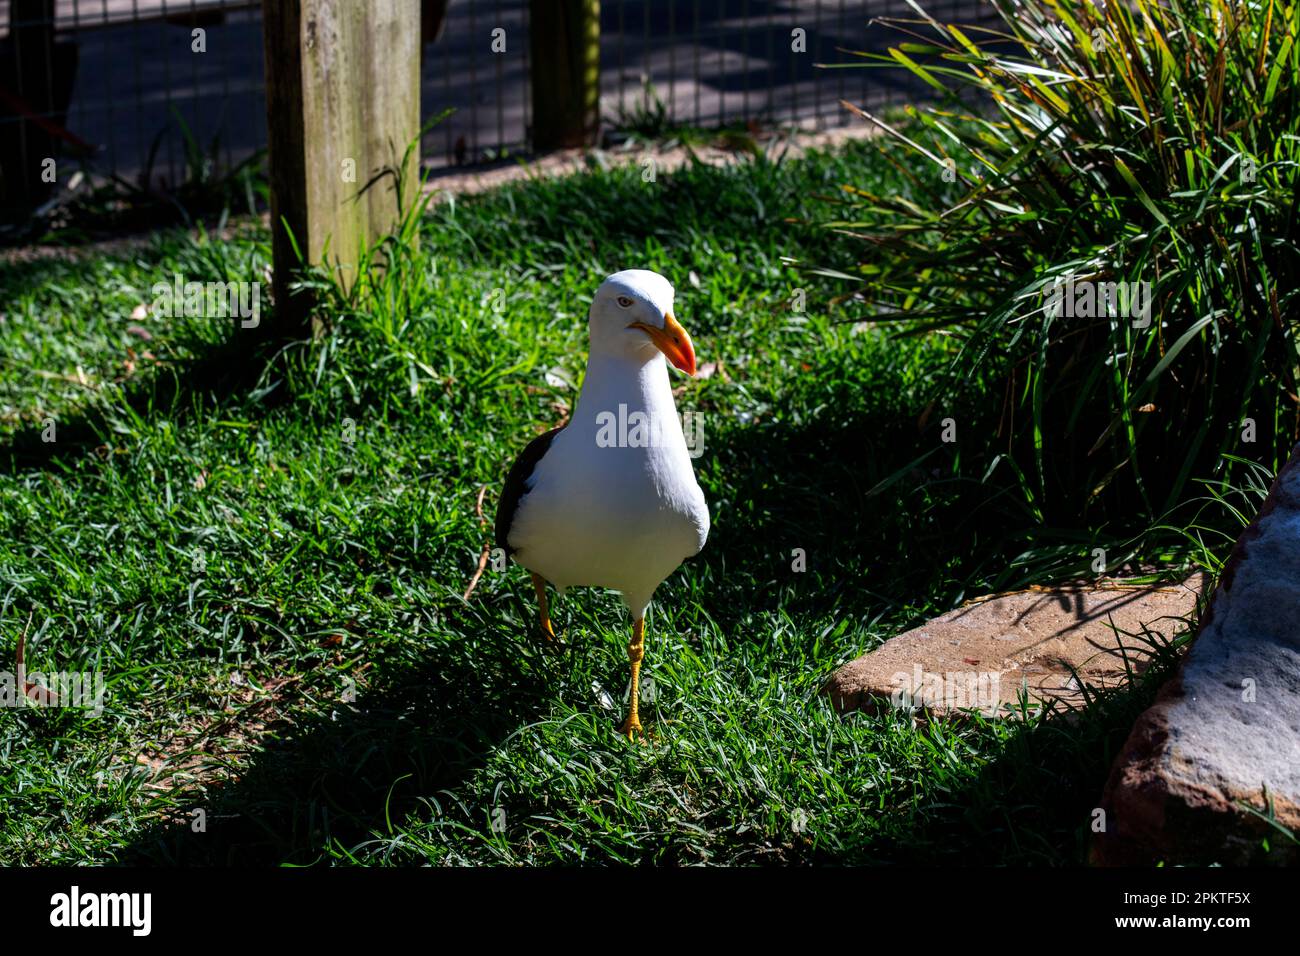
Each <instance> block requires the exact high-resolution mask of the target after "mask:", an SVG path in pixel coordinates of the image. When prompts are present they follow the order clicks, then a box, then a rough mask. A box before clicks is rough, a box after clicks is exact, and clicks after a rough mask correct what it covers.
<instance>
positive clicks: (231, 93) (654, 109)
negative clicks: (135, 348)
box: [0, 0, 992, 205]
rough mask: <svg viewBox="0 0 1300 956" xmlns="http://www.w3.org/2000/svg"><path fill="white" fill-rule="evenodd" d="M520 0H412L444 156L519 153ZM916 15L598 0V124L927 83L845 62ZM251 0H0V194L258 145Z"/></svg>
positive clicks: (800, 109) (426, 145)
mask: <svg viewBox="0 0 1300 956" xmlns="http://www.w3.org/2000/svg"><path fill="white" fill-rule="evenodd" d="M412 2H414V0H412ZM923 6H925V8H926V10H927V12H929V13H930V14H932V15H933V16H935V17H936V18H937V19H941V20H950V21H956V22H963V23H976V22H981V21H987V20H988V19H989V18H990V17H991V15H992V9H991V7H989V6H988V4H987V3H986V2H981V0H945V2H939V3H932V4H924V3H923ZM529 7H530V4H529V2H528V0H473V2H466V0H451V2H450V3H449V2H447V0H421V9H422V23H423V35H422V39H423V41H424V43H423V61H422V64H421V86H422V89H421V105H422V112H423V115H424V117H425V118H426V119H428V118H431V117H434V116H437V115H439V114H441V113H442V112H443V111H444V110H451V112H450V114H449V115H448V116H447V117H446V119H445V120H444V121H443V122H441V123H440V124H438V125H436V126H434V127H433V128H432V129H431V130H429V131H428V132H427V133H426V134H425V136H424V139H423V141H422V144H421V152H422V156H423V159H424V162H425V163H426V165H428V166H432V167H453V166H458V165H468V164H475V163H482V162H488V161H492V160H496V159H501V158H504V157H511V156H515V155H519V154H524V153H526V152H527V151H528V149H529V128H530V121H531V115H530V113H531V92H530V83H529V78H530V75H531V73H530V71H531V69H532V64H530V62H529V40H530V37H529ZM885 17H902V18H910V19H916V13H915V11H914V10H913V9H912V8H911V7H909V6H908V5H907V4H906V2H905V0H783V2H775V0H716V2H704V0H605V2H604V3H602V4H601V18H600V27H601V39H600V64H601V68H600V113H601V122H602V127H603V128H604V129H605V130H607V131H608V130H619V129H628V128H639V129H645V128H649V129H659V130H668V129H671V128H673V127H674V126H695V127H704V128H710V127H719V126H742V127H750V128H755V127H772V126H778V127H789V126H797V127H801V128H805V129H812V128H824V127H826V126H829V125H836V124H843V123H848V122H856V120H853V119H852V117H851V116H850V114H849V113H848V112H847V111H845V110H844V109H843V108H842V107H841V106H840V101H841V100H846V99H847V100H850V101H852V102H855V103H869V104H880V103H887V102H897V101H901V100H905V99H915V98H917V97H919V96H922V95H924V94H925V90H924V89H923V88H920V87H919V85H918V84H917V83H916V82H915V81H913V80H912V79H911V78H910V77H909V76H908V75H907V74H906V73H904V72H903V71H894V70H888V71H882V70H846V69H833V68H825V65H830V64H836V63H844V62H850V61H852V60H854V59H855V58H854V57H853V56H852V55H851V53H850V52H848V51H863V50H874V51H882V50H884V49H885V48H886V46H887V45H888V44H889V43H890V42H896V41H897V39H898V35H897V33H895V32H894V31H892V30H891V29H889V28H888V27H886V26H884V25H882V24H880V23H879V22H876V21H878V20H879V19H880V18H885ZM262 57H263V53H262V32H261V15H260V4H259V3H258V2H255V0H0V174H2V175H3V181H2V186H0V188H3V191H4V196H5V200H6V205H11V204H12V200H13V199H14V197H16V196H22V195H24V194H27V195H30V194H31V193H32V192H33V191H40V189H41V187H42V185H43V184H44V179H45V178H47V177H46V173H45V168H44V166H43V164H44V163H45V162H46V160H48V159H49V158H51V157H59V158H60V162H61V161H62V159H63V158H72V159H74V160H75V161H76V162H77V163H82V164H85V165H86V166H87V167H88V168H89V169H90V170H91V171H93V172H95V173H98V174H100V175H102V176H116V177H119V178H120V179H122V180H124V181H128V182H132V183H136V184H140V183H146V184H148V185H150V186H156V187H167V186H175V185H177V184H179V183H181V182H183V181H184V180H185V179H186V178H187V177H192V176H194V175H196V174H197V173H198V170H197V169H195V166H196V165H197V164H207V165H215V166H218V167H224V168H230V167H231V166H232V165H234V164H236V163H239V162H240V161H242V160H245V159H247V158H248V157H249V156H251V155H254V154H256V152H257V151H258V150H260V149H262V148H263V147H264V146H265V144H266V139H267V130H266V113H265V103H264V86H263V62H262Z"/></svg>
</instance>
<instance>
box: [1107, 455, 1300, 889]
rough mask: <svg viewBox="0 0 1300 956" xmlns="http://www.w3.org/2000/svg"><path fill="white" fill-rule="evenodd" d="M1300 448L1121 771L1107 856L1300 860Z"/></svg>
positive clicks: (1239, 547)
mask: <svg viewBox="0 0 1300 956" xmlns="http://www.w3.org/2000/svg"><path fill="white" fill-rule="evenodd" d="M1269 801H1272V813H1274V814H1275V816H1276V820H1277V822H1278V823H1280V824H1281V825H1283V826H1285V827H1287V828H1288V829H1290V830H1293V831H1294V830H1296V829H1298V828H1300V446H1297V447H1296V449H1295V451H1293V452H1292V454H1291V460H1290V461H1289V462H1288V463H1287V465H1286V467H1285V468H1284V469H1283V470H1282V471H1281V473H1280V474H1279V475H1278V478H1277V481H1276V482H1274V484H1273V488H1272V490H1271V491H1270V492H1269V495H1268V498H1267V499H1266V500H1265V502H1264V507H1263V508H1262V509H1261V510H1260V513H1259V516H1258V517H1257V518H1256V519H1255V520H1254V522H1253V523H1252V524H1251V525H1250V527H1248V528H1247V529H1246V530H1245V531H1244V532H1243V533H1242V535H1241V537H1240V538H1239V539H1238V540H1237V544H1236V547H1235V548H1234V549H1233V552H1232V555H1231V556H1230V557H1229V560H1228V563H1227V565H1226V566H1225V568H1224V573H1223V576H1222V580H1221V581H1220V583H1219V587H1218V589H1217V590H1216V591H1215V593H1214V596H1213V598H1212V600H1211V603H1210V608H1209V611H1208V613H1207V615H1206V616H1205V618H1204V620H1203V621H1202V623H1201V630H1200V634H1199V635H1198V636H1197V638H1196V640H1195V642H1194V643H1193V644H1192V646H1191V648H1190V650H1189V651H1188V654H1187V656H1186V658H1184V660H1183V662H1182V663H1181V665H1180V666H1179V668H1178V670H1177V672H1176V673H1175V675H1174V676H1173V677H1172V678H1171V679H1170V681H1169V682H1168V683H1167V684H1166V685H1165V686H1164V687H1162V688H1161V690H1160V694H1159V696H1158V697H1157V699H1156V702H1155V704H1153V705H1152V706H1151V708H1150V709H1149V710H1147V711H1146V712H1145V713H1144V714H1143V715H1142V716H1141V717H1140V718H1139V719H1138V722H1137V724H1136V726H1135V727H1134V728H1133V732H1132V734H1131V735H1130V736H1129V738H1128V742H1127V743H1126V744H1125V745H1124V748H1123V750H1122V751H1121V753H1120V755H1119V758H1118V759H1117V760H1116V762H1115V765H1114V767H1113V768H1112V770H1111V775H1110V779H1109V780H1108V781H1107V784H1106V789H1105V792H1104V794H1103V796H1102V807H1103V809H1105V810H1106V818H1105V819H1106V824H1107V830H1106V832H1105V833H1103V834H1100V835H1098V836H1097V837H1096V838H1095V840H1094V844H1093V848H1092V857H1093V860H1094V862H1097V863H1103V864H1107V863H1108V864H1133V863H1147V862H1153V861H1156V860H1168V861H1170V862H1175V863H1183V862H1186V863H1197V862H1219V863H1245V862H1257V861H1259V860H1261V859H1263V858H1264V857H1265V856H1266V854H1265V853H1264V851H1263V850H1262V847H1261V838H1263V837H1268V838H1269V841H1270V843H1271V845H1272V847H1273V852H1272V853H1271V854H1267V858H1268V859H1269V860H1273V861H1286V862H1294V861H1296V860H1297V859H1300V853H1297V849H1298V848H1297V846H1296V844H1295V843H1294V842H1291V841H1289V840H1288V839H1287V838H1286V836H1285V835H1284V834H1281V833H1279V832H1277V831H1276V830H1275V829H1273V828H1272V827H1271V826H1270V824H1269V823H1267V822H1266V821H1264V820H1261V819H1260V818H1259V817H1257V816H1255V815H1253V814H1251V813H1249V812H1248V811H1246V810H1244V809H1243V808H1242V805H1243V804H1244V805H1248V806H1251V807H1254V808H1255V809H1256V810H1258V811H1260V812H1268V811H1267V807H1268V802H1269Z"/></svg>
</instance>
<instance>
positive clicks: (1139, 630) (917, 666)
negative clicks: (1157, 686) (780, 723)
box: [824, 578, 1201, 715]
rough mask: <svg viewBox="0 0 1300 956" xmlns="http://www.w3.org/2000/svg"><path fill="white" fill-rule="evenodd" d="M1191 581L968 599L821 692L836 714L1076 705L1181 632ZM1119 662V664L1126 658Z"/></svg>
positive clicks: (1195, 589)
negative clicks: (1023, 702) (1023, 703)
mask: <svg viewBox="0 0 1300 956" xmlns="http://www.w3.org/2000/svg"><path fill="white" fill-rule="evenodd" d="M1200 583H1201V582H1200V581H1199V579H1198V578H1192V579H1189V580H1187V581H1185V582H1183V583H1182V584H1177V585H1136V584H1132V583H1126V582H1125V581H1122V580H1120V581H1111V582H1107V583H1105V584H1103V585H1096V586H1090V585H1079V586H1065V587H1059V588H1031V589H1029V590H1026V591H1015V592H1011V593H1008V594H996V595H991V596H989V597H984V598H979V599H976V600H974V601H972V602H970V603H968V604H966V605H964V606H962V607H959V608H956V609H955V610H952V611H949V612H948V613H947V614H943V615H940V616H939V617H937V618H934V619H933V620H931V621H928V622H926V623H925V624H922V625H921V626H920V627H918V628H915V629H913V630H910V631H907V632H905V633H903V634H899V635H898V636H897V637H894V638H892V639H890V640H888V641H886V642H885V643H884V644H883V645H881V646H880V647H879V648H877V649H876V650H874V651H872V652H870V653H869V654H864V655H863V656H862V657H859V658H858V659H857V660H855V661H851V662H850V663H848V664H845V665H844V666H843V667H841V668H840V669H839V670H837V671H836V672H835V673H834V674H833V675H832V676H831V679H830V680H829V681H828V682H827V684H826V686H825V688H824V691H825V692H826V693H828V694H830V695H831V699H832V701H833V702H834V704H835V707H836V708H837V709H838V710H840V711H841V712H843V711H850V710H856V709H859V708H873V709H874V708H879V707H882V706H887V707H905V708H909V709H924V710H925V711H928V712H930V713H933V714H936V715H938V714H953V713H959V712H961V711H964V710H971V709H974V710H979V711H981V712H982V713H984V714H987V715H992V714H996V713H1005V712H1006V711H1007V708H1013V709H1018V708H1019V703H1018V701H1019V697H1020V694H1021V689H1022V688H1023V689H1024V691H1025V693H1026V694H1027V696H1028V698H1029V700H1030V701H1031V702H1032V703H1034V704H1036V705H1039V706H1041V705H1044V704H1046V703H1048V702H1050V701H1060V702H1061V703H1063V704H1066V705H1068V706H1076V707H1077V706H1079V705H1081V704H1082V703H1083V702H1084V690H1083V687H1081V686H1080V681H1082V683H1083V684H1084V685H1085V686H1086V687H1087V688H1088V693H1105V692H1106V691H1109V690H1112V689H1114V688H1115V687H1117V686H1119V685H1121V684H1123V683H1124V682H1125V680H1126V675H1127V672H1128V669H1131V670H1132V671H1133V672H1134V673H1141V672H1142V671H1143V670H1144V669H1145V668H1146V666H1147V664H1148V663H1149V661H1150V656H1151V653H1150V652H1151V647H1150V645H1151V643H1152V642H1153V641H1157V640H1158V641H1161V642H1163V641H1167V640H1170V639H1171V638H1174V637H1176V636H1178V635H1179V634H1180V633H1182V632H1184V631H1185V630H1186V629H1187V627H1188V620H1189V619H1190V618H1191V617H1192V616H1193V615H1194V613H1195V610H1196V600H1197V595H1198V594H1199V593H1200V586H1199V585H1200ZM1126 662H1127V663H1126Z"/></svg>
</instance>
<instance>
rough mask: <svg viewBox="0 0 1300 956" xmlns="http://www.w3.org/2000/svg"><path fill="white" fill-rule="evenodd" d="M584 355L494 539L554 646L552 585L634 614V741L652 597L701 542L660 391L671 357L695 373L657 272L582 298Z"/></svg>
mask: <svg viewBox="0 0 1300 956" xmlns="http://www.w3.org/2000/svg"><path fill="white" fill-rule="evenodd" d="M587 328H588V336H589V340H590V350H589V355H588V358H587V374H586V376H585V378H584V379H583V383H582V392H581V394H580V395H579V396H578V404H577V406H576V408H575V409H574V412H573V415H572V417H571V418H570V420H569V421H568V422H567V423H566V424H564V425H561V426H560V427H559V428H554V429H552V430H551V431H548V432H546V433H545V434H544V435H540V436H538V437H537V438H535V439H533V440H532V441H531V442H529V443H528V445H527V446H526V447H525V448H524V450H523V451H522V452H520V454H519V457H518V458H517V459H515V462H514V464H513V465H512V466H511V468H510V472H509V474H508V475H507V476H506V481H505V487H504V489H503V490H502V494H501V500H500V504H499V505H498V507H497V515H496V528H495V531H496V544H497V547H499V548H501V549H503V550H504V551H505V552H506V553H507V554H510V555H512V556H513V557H514V559H515V561H517V562H518V563H519V564H521V565H523V566H524V567H525V568H527V569H528V570H529V572H530V573H531V575H532V581H533V589H534V591H535V592H536V594H537V604H538V611H539V619H540V626H541V629H542V632H543V633H544V634H545V636H546V639H547V640H548V641H550V640H554V639H555V632H554V630H553V629H552V628H551V619H550V614H549V611H548V609H547V604H546V584H547V582H549V583H550V584H551V586H552V587H554V588H555V589H556V591H557V592H558V593H559V594H560V595H563V594H564V592H565V590H567V589H568V588H570V587H575V586H584V587H600V588H609V589H612V590H615V591H618V592H620V594H621V595H622V597H623V604H624V605H625V606H626V607H627V609H628V612H629V613H630V614H631V616H632V640H631V642H630V643H629V644H628V648H627V656H628V660H629V661H630V662H631V665H632V684H631V694H630V700H629V705H628V716H627V720H625V721H624V722H623V724H622V726H621V727H620V728H619V732H620V733H621V734H623V735H625V736H626V737H627V738H628V739H629V740H630V739H632V737H633V736H634V735H636V734H642V733H643V731H642V728H641V720H640V715H639V713H638V710H637V704H638V698H639V690H640V687H639V684H640V677H641V661H642V659H643V658H644V656H645V613H646V609H647V608H649V606H650V600H651V598H653V597H654V593H655V590H656V589H657V588H658V587H659V585H660V584H662V583H663V582H664V580H665V579H667V577H668V576H669V575H670V574H672V573H673V572H674V571H675V570H677V567H678V566H679V565H680V564H681V563H682V562H683V561H685V560H686V559H687V558H690V557H694V556H695V555H696V554H699V552H700V549H702V548H703V547H704V542H705V540H706V539H707V538H708V535H709V506H708V504H707V503H706V502H705V500H704V493H703V492H702V491H700V486H699V484H698V483H697V482H696V480H695V471H694V469H693V468H692V467H691V456H690V453H689V451H688V450H687V448H686V438H685V436H684V435H683V434H682V426H681V421H680V420H679V419H678V417H677V406H676V405H675V404H674V402H673V392H672V387H671V385H670V384H669V383H670V380H669V376H668V364H667V363H668V362H671V363H672V364H673V365H674V366H675V367H676V368H678V369H681V370H682V371H683V372H685V373H686V374H687V375H694V374H695V348H694V346H693V345H692V344H691V337H690V336H689V335H687V334H686V330H685V329H683V328H682V327H681V325H680V324H679V323H678V321H677V319H676V318H674V317H673V287H672V285H671V284H670V283H669V282H668V280H667V279H665V278H664V277H663V276H661V275H659V274H658V273H656V272H649V271H647V270H644V269H628V270H625V271H623V272H617V273H615V274H614V275H612V276H609V277H608V278H607V279H605V281H604V282H603V283H601V286H600V288H599V289H597V290H596V295H595V297H594V298H593V299H592V302H591V311H590V313H589V316H588V326H587Z"/></svg>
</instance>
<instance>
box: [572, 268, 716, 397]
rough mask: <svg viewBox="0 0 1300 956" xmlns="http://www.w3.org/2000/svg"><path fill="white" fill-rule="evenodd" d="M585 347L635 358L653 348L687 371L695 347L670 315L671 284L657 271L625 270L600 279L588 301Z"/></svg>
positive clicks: (691, 368)
mask: <svg viewBox="0 0 1300 956" xmlns="http://www.w3.org/2000/svg"><path fill="white" fill-rule="evenodd" d="M589 328H590V333H591V350H592V352H603V353H606V354H614V355H621V356H625V357H627V358H633V359H641V360H642V361H644V360H645V359H646V358H648V357H650V356H652V355H653V354H654V352H655V350H656V349H657V350H658V351H660V352H662V353H663V354H664V356H665V357H666V358H667V359H668V361H670V362H672V363H673V365H675V366H677V368H679V369H681V370H682V371H683V372H685V373H686V374H687V375H694V374H695V347H694V346H693V345H692V344H691V337H690V336H689V335H687V334H686V330H685V329H684V328H682V327H681V325H680V324H678V322H677V319H676V318H674V317H673V287H672V284H671V283H670V282H669V281H668V280H667V279H665V278H664V277H663V276H661V275H660V274H659V273H657V272H650V271H648V270H646V269H627V270H624V271H623V272H616V273H614V274H613V275H612V276H610V277H609V278H608V279H606V280H605V281H604V282H602V283H601V284H600V288H599V289H597V290H596V297H595V298H594V299H592V300H591V317H590V324H589Z"/></svg>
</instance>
